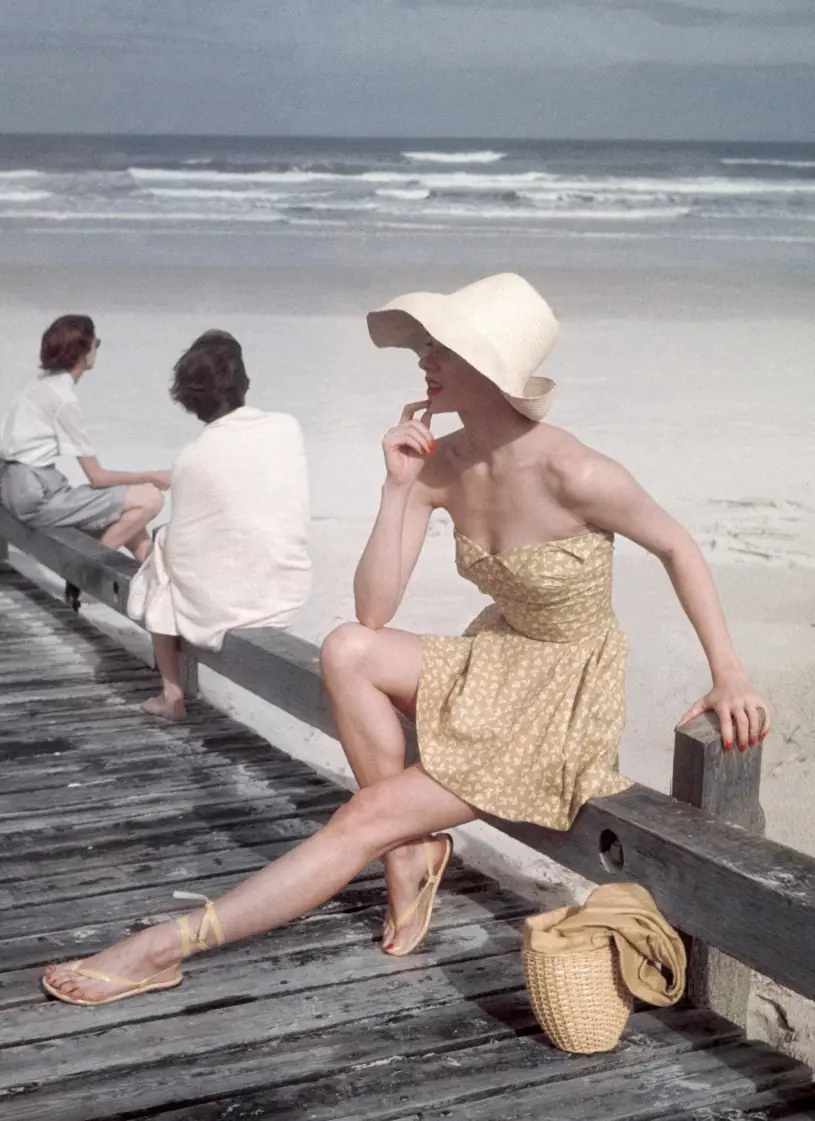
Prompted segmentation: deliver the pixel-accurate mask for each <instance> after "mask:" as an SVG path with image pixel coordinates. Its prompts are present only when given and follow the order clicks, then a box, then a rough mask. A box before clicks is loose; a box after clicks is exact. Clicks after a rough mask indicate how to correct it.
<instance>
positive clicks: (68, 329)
mask: <svg viewBox="0 0 815 1121" xmlns="http://www.w3.org/2000/svg"><path fill="white" fill-rule="evenodd" d="M95 334H96V328H95V327H94V325H93V320H92V319H91V317H90V316H89V315H61V316H60V317H59V319H55V320H54V322H53V323H52V324H51V326H50V327H49V328H48V329H47V330H46V331H45V333H44V334H43V337H42V342H41V343H40V366H41V367H42V369H43V370H44V371H45V372H46V373H47V374H56V373H58V372H59V371H61V370H73V369H74V367H75V366H76V364H77V362H79V361H81V359H83V358H84V357H85V355H86V354H88V353H89V352H90V349H91V347H92V346H93V339H94V335H95Z"/></svg>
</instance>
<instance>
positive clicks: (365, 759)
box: [321, 623, 443, 949]
mask: <svg viewBox="0 0 815 1121" xmlns="http://www.w3.org/2000/svg"><path fill="white" fill-rule="evenodd" d="M321 663H322V675H323V683H324V685H325V688H326V692H327V693H328V696H329V699H330V700H331V708H332V711H333V714H334V722H335V723H336V725H337V730H338V731H339V733H340V742H341V744H342V748H343V751H344V752H345V755H346V758H347V759H348V762H349V763H350V765H351V770H352V771H353V772H354V777H355V778H356V780H357V782H358V783H359V785H360V787H361V788H363V787H367V786H372V785H373V784H374V783H377V782H380V781H381V780H382V779H385V778H391V777H392V776H394V775H398V774H400V773H401V772H402V771H404V769H405V737H404V734H403V731H402V726H401V724H400V722H399V718H398V716H397V714H396V711H395V708H394V706H395V707H396V708H398V709H399V710H400V711H401V712H403V713H404V714H405V715H406V716H409V717H413V716H414V715H415V704H416V691H417V688H418V683H419V674H420V672H421V668H422V640H421V639H420V638H419V636H418V635H415V634H410V633H408V632H407V631H399V630H394V629H392V628H388V627H384V628H382V630H377V631H373V630H370V629H369V628H368V627H363V626H362V625H361V624H359V623H344V624H343V625H342V626H340V627H337V628H336V630H333V631H332V632H331V633H330V634H329V635H328V636H327V637H326V639H325V641H324V642H323V648H322V657H321ZM442 852H443V844H442V842H440V841H436V842H434V843H431V860H432V861H433V866H434V867H436V865H437V863H438V861H439V860H440V859H441V856H442ZM384 864H385V879H386V881H387V884H388V899H389V911H390V915H391V916H393V918H398V917H399V916H400V915H402V914H403V913H404V912H405V911H407V909H408V907H409V906H410V904H411V903H412V902H413V900H414V898H415V896H416V893H417V891H418V889H419V885H420V883H421V880H422V879H423V877H424V876H425V875H426V873H427V857H426V855H425V848H424V844H423V842H422V840H421V839H417V840H412V841H409V842H408V843H407V844H405V845H401V846H399V847H397V848H395V849H393V850H392V851H391V852H389V853H387V854H386V855H385V858H384ZM420 924H421V916H420V915H418V914H416V915H414V916H412V918H410V919H408V920H407V921H406V922H405V924H404V925H403V926H402V927H400V929H399V930H398V931H397V932H395V933H394V930H393V924H392V922H391V923H390V924H389V923H387V922H386V924H385V927H386V929H385V935H386V937H387V938H388V939H389V941H388V943H387V944H386V948H388V949H398V948H399V947H400V946H402V945H407V943H408V942H409V940H410V939H411V937H412V935H413V929H414V927H417V926H419V925H420Z"/></svg>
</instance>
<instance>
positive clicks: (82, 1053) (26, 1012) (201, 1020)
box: [0, 934, 523, 1086]
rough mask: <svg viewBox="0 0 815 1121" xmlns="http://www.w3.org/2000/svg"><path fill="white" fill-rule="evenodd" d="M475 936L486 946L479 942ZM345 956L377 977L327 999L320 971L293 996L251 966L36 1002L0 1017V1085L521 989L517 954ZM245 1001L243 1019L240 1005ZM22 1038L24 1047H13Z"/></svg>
mask: <svg viewBox="0 0 815 1121" xmlns="http://www.w3.org/2000/svg"><path fill="white" fill-rule="evenodd" d="M478 937H481V938H482V939H484V940H486V937H487V936H486V935H484V934H481V935H480V936H478ZM361 957H362V961H361V960H360V959H361ZM351 958H352V966H351V967H352V968H354V969H356V970H358V971H359V970H360V968H361V966H362V969H363V972H364V966H365V965H367V966H368V967H369V969H370V970H371V971H374V970H375V971H377V972H378V971H379V970H380V969H381V970H385V973H384V974H383V975H381V976H370V975H369V973H367V972H365V973H364V976H365V979H364V980H359V981H353V982H349V983H348V984H344V985H338V986H336V987H335V988H334V989H333V990H331V999H326V995H325V992H324V990H325V988H326V983H327V980H328V978H327V976H326V973H325V972H324V971H323V970H322V969H319V970H317V971H315V970H314V969H313V968H312V969H306V970H304V971H303V976H302V978H301V980H300V982H299V985H300V991H294V992H291V993H289V992H288V988H289V986H286V985H283V984H282V982H285V981H286V977H285V976H284V975H283V974H284V971H283V970H282V969H275V970H259V969H257V967H256V966H255V965H254V964H252V965H249V966H247V967H241V966H235V967H233V968H232V969H231V970H228V971H226V970H219V971H218V972H215V973H211V974H207V973H205V972H200V973H191V974H190V975H189V976H188V977H187V979H186V980H185V982H184V984H183V985H181V986H180V987H179V988H176V989H170V990H168V991H167V992H163V993H156V994H152V995H153V996H154V999H153V1000H144V1001H136V1000H133V1001H130V1002H129V1005H128V1006H127V1007H126V1008H123V1006H122V1004H121V1003H120V1004H110V1005H104V1006H103V1007H100V1008H76V1007H75V1008H71V1009H70V1010H68V1009H67V1008H66V1006H65V1005H59V1004H58V1003H57V1002H52V1001H44V1002H42V1003H40V1004H37V1005H33V1006H30V1007H23V1008H19V1009H16V1010H15V1014H14V1021H15V1025H16V1028H12V1025H10V1024H6V1023H5V1022H4V1020H5V1018H4V1019H3V1020H0V1046H2V1047H3V1048H4V1050H3V1053H2V1057H3V1065H2V1071H0V1086H10V1085H13V1084H14V1083H15V1082H16V1081H18V1080H19V1079H20V1077H21V1071H22V1070H24V1069H25V1070H39V1071H41V1072H43V1077H48V1075H47V1074H46V1073H45V1072H47V1071H50V1072H51V1075H50V1077H52V1078H53V1077H57V1076H60V1077H65V1076H66V1075H67V1074H68V1073H69V1072H70V1073H74V1074H77V1073H81V1072H82V1071H91V1070H95V1069H98V1068H99V1067H100V1066H109V1065H111V1064H113V1063H115V1061H116V1059H117V1057H118V1056H119V1055H126V1056H131V1055H138V1056H139V1062H140V1063H145V1064H147V1063H152V1062H157V1061H160V1060H163V1059H167V1058H170V1057H174V1056H181V1055H185V1054H186V1055H193V1054H196V1055H201V1054H205V1053H207V1052H208V1051H213V1050H217V1049H218V1048H219V1047H222V1046H223V1045H224V1041H225V1040H228V1041H229V1043H230V1044H231V1045H232V1046H237V1045H242V1044H245V1043H254V1042H258V1041H260V1040H264V1039H266V1040H270V1039H279V1038H283V1037H284V1036H286V1035H291V1034H302V1033H304V1032H309V1031H314V1030H315V1029H316V1030H320V1031H322V1030H325V1029H326V1028H328V1027H329V1026H331V1025H332V1024H342V1023H349V1022H355V1021H360V1020H370V1019H372V1018H373V1017H377V1016H386V1015H387V1016H394V1015H396V1014H397V1013H400V1012H408V1011H410V1010H411V1009H416V1008H421V1007H425V1008H431V1007H434V1006H436V1005H442V1004H452V1003H456V1002H458V1001H460V1000H462V999H473V1000H478V999H479V998H481V997H483V996H488V995H490V994H493V993H497V992H509V991H514V990H518V991H520V989H521V988H523V977H522V974H521V966H520V954H518V953H506V952H503V953H500V954H499V955H496V956H493V957H479V958H478V959H477V960H476V961H474V962H470V961H465V962H456V961H453V962H450V963H446V964H445V965H444V966H441V967H438V966H437V967H431V968H422V967H421V961H420V959H415V958H414V959H411V958H392V957H390V958H389V957H388V955H387V954H383V953H382V952H381V950H379V949H378V948H375V947H373V946H372V947H371V948H370V950H369V952H368V960H367V961H366V960H365V958H364V956H363V955H360V954H359V953H357V951H356V950H354V952H353V953H352V954H351ZM382 959H384V960H382ZM393 963H396V964H395V965H394V964H393ZM294 968H296V967H294ZM249 1003H251V1004H252V1010H251V1015H250V1014H248V1011H247V1007H246V1006H247V1004H249ZM68 1011H69V1012H70V1014H67V1013H68ZM193 1014H194V1016H195V1026H196V1027H195V1033H194V1036H193V1037H192V1038H191V1037H190V1036H189V1035H188V1034H187V1033H186V1032H185V1031H184V1024H185V1023H186V1024H188V1023H189V1022H190V1021H189V1017H190V1016H191V1015H193ZM158 1017H160V1018H161V1020H162V1031H161V1032H160V1033H157V1032H156V1024H155V1020H156V1019H157V1018H158ZM178 1017H183V1018H182V1019H179V1018H178ZM103 1028H104V1031H102V1030H101V1029H103ZM79 1034H82V1035H83V1041H82V1043H83V1045H82V1047H74V1046H70V1047H66V1046H65V1043H64V1039H65V1037H68V1036H76V1035H79ZM21 1038H22V1039H25V1040H26V1043H25V1044H22V1045H16V1044H17V1041H18V1040H20V1039H21ZM35 1043H36V1046H35ZM26 1077H28V1076H26Z"/></svg>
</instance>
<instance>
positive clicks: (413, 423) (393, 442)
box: [382, 401, 436, 487]
mask: <svg viewBox="0 0 815 1121" xmlns="http://www.w3.org/2000/svg"><path fill="white" fill-rule="evenodd" d="M421 410H423V412H422V416H421V419H419V420H417V419H416V413H418V412H420V411H421ZM435 446H436V441H435V440H434V439H433V434H432V432H431V431H430V409H429V403H428V402H427V401H414V402H412V403H411V404H410V405H405V407H404V409H403V410H402V417H401V420H400V421H399V423H398V424H397V425H396V426H395V427H394V428H391V429H389V430H388V432H386V433H385V438H384V439H383V441H382V450H383V452H384V453H385V468H386V471H387V476H388V482H389V483H392V484H393V485H395V486H398V487H409V486H412V485H413V483H415V482H416V480H417V479H418V477H419V473H420V472H421V470H422V461H423V460H424V457H425V456H427V455H430V454H431V453H432V452H433V451H434V450H435Z"/></svg>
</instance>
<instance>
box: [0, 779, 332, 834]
mask: <svg viewBox="0 0 815 1121" xmlns="http://www.w3.org/2000/svg"><path fill="white" fill-rule="evenodd" d="M319 793H322V794H325V795H330V796H331V797H332V798H333V799H336V788H335V787H333V786H331V784H329V783H327V782H326V781H325V779H323V778H320V776H319V775H317V774H315V773H314V772H312V773H311V774H310V775H308V774H306V775H295V776H293V777H291V778H289V777H279V778H276V779H273V780H271V781H269V780H267V779H265V778H263V777H262V776H260V775H251V774H249V773H247V772H246V771H243V770H241V771H238V770H236V769H235V768H231V769H228V770H223V769H221V770H218V771H216V772H215V773H214V774H213V773H211V772H210V771H209V770H208V768H206V767H201V768H193V767H190V768H189V770H188V772H187V774H186V775H185V774H181V775H175V776H173V775H171V774H168V775H162V776H161V777H156V776H154V775H148V776H147V777H146V778H144V779H140V778H138V777H137V776H135V775H132V776H131V777H130V780H129V781H128V782H127V783H124V784H123V783H116V782H113V783H109V784H98V783H92V784H89V785H86V784H85V783H79V784H77V783H67V784H65V785H63V786H61V787H55V788H52V789H51V790H50V791H49V793H48V797H47V799H43V797H42V796H41V795H40V794H39V792H35V793H33V794H27V793H15V794H8V795H0V831H2V829H3V828H4V826H5V825H6V824H9V827H10V828H13V823H14V822H15V821H19V820H20V819H25V820H26V821H27V822H31V823H37V822H42V823H43V825H46V824H48V822H50V821H52V820H53V819H54V818H55V817H56V816H62V815H65V816H66V817H67V816H70V818H71V819H72V820H76V821H77V823H78V824H82V823H83V821H84V820H85V819H86V818H87V817H89V816H91V815H92V819H93V820H96V821H104V820H105V816H104V815H108V814H112V813H113V812H114V811H116V810H121V809H126V810H127V811H128V813H130V812H131V811H132V812H133V813H134V814H136V815H139V814H141V813H142V812H146V813H148V814H150V813H152V810H153V807H155V806H161V805H164V804H167V803H178V804H181V805H183V804H185V802H188V803H190V804H195V805H197V804H198V803H199V802H200V801H201V800H202V799H203V800H205V801H206V803H207V804H211V805H220V804H222V803H223V801H225V800H226V801H230V800H232V799H233V798H235V799H251V800H252V801H257V800H258V799H266V798H276V799H286V798H299V799H301V800H303V799H306V800H311V799H312V798H313V797H314V795H315V794H319ZM44 801H45V802H46V805H43V802H44ZM83 815H85V816H83ZM121 816H122V815H121V814H116V817H117V818H119V817H121ZM35 827H36V825H35Z"/></svg>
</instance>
